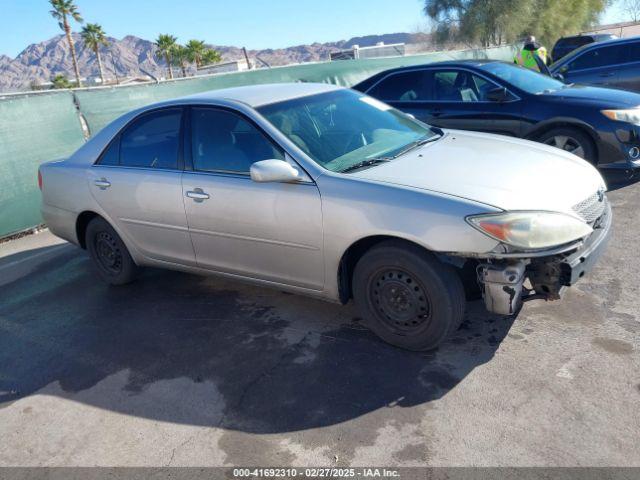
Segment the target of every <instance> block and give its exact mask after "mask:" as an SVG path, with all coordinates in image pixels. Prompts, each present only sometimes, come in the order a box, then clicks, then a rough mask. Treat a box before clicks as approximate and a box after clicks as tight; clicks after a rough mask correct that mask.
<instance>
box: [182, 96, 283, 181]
mask: <svg viewBox="0 0 640 480" xmlns="http://www.w3.org/2000/svg"><path fill="white" fill-rule="evenodd" d="M191 152H192V157H193V168H194V169H195V170H198V171H204V172H231V173H249V168H250V167H251V164H253V163H255V162H259V161H260V160H269V159H272V158H276V159H280V160H284V153H283V152H282V151H281V150H280V149H279V148H278V147H276V146H275V145H274V144H273V143H272V142H271V141H270V140H269V139H268V138H267V137H266V136H265V135H264V134H263V133H262V132H261V131H260V130H258V129H257V128H256V127H255V126H254V125H253V124H251V123H250V122H248V121H246V120H244V119H243V118H242V117H240V116H239V115H236V114H234V113H231V112H228V111H226V110H218V109H214V108H199V107H194V108H192V109H191Z"/></svg>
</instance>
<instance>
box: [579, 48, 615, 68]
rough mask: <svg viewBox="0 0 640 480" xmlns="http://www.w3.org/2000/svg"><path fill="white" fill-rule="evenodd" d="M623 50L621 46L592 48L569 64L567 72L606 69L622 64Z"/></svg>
mask: <svg viewBox="0 0 640 480" xmlns="http://www.w3.org/2000/svg"><path fill="white" fill-rule="evenodd" d="M624 59H625V50H624V47H623V46H621V45H614V46H611V47H601V48H594V49H592V50H589V51H588V52H584V53H583V54H582V55H580V56H579V57H578V58H576V59H575V60H573V61H572V62H571V63H570V64H569V70H584V69H586V68H598V67H606V66H607V65H616V64H618V63H624Z"/></svg>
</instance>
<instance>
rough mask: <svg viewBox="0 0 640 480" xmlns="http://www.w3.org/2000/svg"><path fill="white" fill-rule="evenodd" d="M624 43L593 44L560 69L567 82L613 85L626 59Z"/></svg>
mask: <svg viewBox="0 0 640 480" xmlns="http://www.w3.org/2000/svg"><path fill="white" fill-rule="evenodd" d="M625 48H626V46H625V45H624V44H616V45H609V46H606V45H602V46H597V45H596V46H594V47H592V48H589V49H588V50H585V51H584V52H582V53H581V54H579V55H578V56H576V58H574V59H573V60H571V61H570V62H569V63H568V64H567V65H566V66H564V67H563V68H561V69H560V73H562V74H563V75H564V78H565V81H566V82H567V83H578V84H584V85H596V86H601V87H615V86H616V85H617V84H618V81H619V74H620V70H621V68H623V66H624V63H625V59H626V52H625Z"/></svg>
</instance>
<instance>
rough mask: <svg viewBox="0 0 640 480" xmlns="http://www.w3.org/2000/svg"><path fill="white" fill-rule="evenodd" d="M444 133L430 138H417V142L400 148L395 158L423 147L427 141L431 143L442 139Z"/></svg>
mask: <svg viewBox="0 0 640 480" xmlns="http://www.w3.org/2000/svg"><path fill="white" fill-rule="evenodd" d="M442 135H443V134H442V133H441V134H440V135H438V136H436V135H434V136H433V137H428V138H423V139H421V140H416V141H415V142H411V143H410V144H409V145H407V146H406V147H404V148H403V149H402V150H400V151H399V152H398V153H396V154H395V155H394V156H393V157H391V158H392V159H393V158H398V157H399V156H401V155H404V154H405V153H407V152H410V151H411V150H413V149H415V148H418V147H421V146H423V145H426V144H427V143H431V142H435V141H436V140H438V139H440V138H441V137H442Z"/></svg>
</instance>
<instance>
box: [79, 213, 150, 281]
mask: <svg viewBox="0 0 640 480" xmlns="http://www.w3.org/2000/svg"><path fill="white" fill-rule="evenodd" d="M85 242H86V245H87V250H88V251H89V255H90V256H91V259H92V260H93V264H94V265H95V266H96V268H97V270H98V274H99V275H100V277H102V279H103V280H104V281H105V282H107V283H110V284H111V285H124V284H126V283H130V282H132V281H133V280H135V278H136V276H137V273H138V267H137V265H136V264H135V262H134V261H133V258H131V255H130V254H129V250H127V247H126V245H125V244H124V242H123V241H122V239H121V238H120V236H119V235H118V234H117V233H116V231H115V230H114V229H113V227H112V226H111V225H109V223H108V222H107V221H105V220H104V219H102V218H94V219H93V220H91V222H89V225H88V226H87V231H86V236H85Z"/></svg>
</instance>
